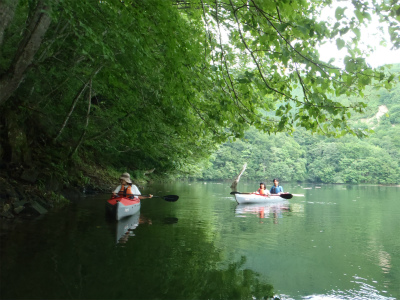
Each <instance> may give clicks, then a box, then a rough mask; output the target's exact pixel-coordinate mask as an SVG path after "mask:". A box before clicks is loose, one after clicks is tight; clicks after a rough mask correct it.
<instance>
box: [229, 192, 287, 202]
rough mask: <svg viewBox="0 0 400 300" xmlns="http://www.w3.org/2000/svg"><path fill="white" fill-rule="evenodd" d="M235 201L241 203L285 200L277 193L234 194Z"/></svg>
mask: <svg viewBox="0 0 400 300" xmlns="http://www.w3.org/2000/svg"><path fill="white" fill-rule="evenodd" d="M235 199H236V202H237V203H239V204H243V203H268V202H279V201H284V200H286V199H285V198H282V197H281V196H279V195H269V196H265V195H260V194H235Z"/></svg>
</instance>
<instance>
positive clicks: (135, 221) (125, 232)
mask: <svg viewBox="0 0 400 300" xmlns="http://www.w3.org/2000/svg"><path fill="white" fill-rule="evenodd" d="M139 217H140V212H139V211H138V212H136V213H135V214H133V215H131V216H128V217H126V218H122V219H121V220H119V221H118V223H117V243H126V242H127V240H128V238H129V237H130V236H133V235H134V234H133V232H132V231H133V230H134V229H135V228H136V227H138V225H139Z"/></svg>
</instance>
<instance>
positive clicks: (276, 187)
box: [271, 185, 281, 194]
mask: <svg viewBox="0 0 400 300" xmlns="http://www.w3.org/2000/svg"><path fill="white" fill-rule="evenodd" d="M280 191H281V189H280V186H279V185H278V186H273V187H272V188H271V194H278V193H279V192H280Z"/></svg>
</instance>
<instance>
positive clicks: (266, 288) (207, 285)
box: [162, 257, 273, 299]
mask: <svg viewBox="0 0 400 300" xmlns="http://www.w3.org/2000/svg"><path fill="white" fill-rule="evenodd" d="M245 261H246V258H245V257H241V260H240V261H237V262H232V263H230V264H229V265H227V266H225V267H222V268H210V267H209V268H206V269H200V268H197V269H191V268H185V269H184V270H181V271H182V272H183V273H186V274H184V276H182V275H181V276H179V277H174V278H169V279H168V280H166V281H164V282H163V283H162V288H165V289H166V290H165V291H166V298H168V299H270V298H271V297H272V296H273V287H272V285H270V284H267V283H265V282H262V281H260V280H259V277H258V276H259V275H258V274H257V273H256V272H254V271H252V270H249V269H242V267H243V265H244V263H245ZM182 278H186V280H185V281H182V280H181V279H182ZM187 280H188V281H189V282H187ZM171 284H172V285H173V286H174V288H173V289H171V288H168V287H167V286H170V285H171ZM177 287H181V288H177Z"/></svg>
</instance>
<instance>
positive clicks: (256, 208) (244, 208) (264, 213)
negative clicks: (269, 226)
mask: <svg viewBox="0 0 400 300" xmlns="http://www.w3.org/2000/svg"><path fill="white" fill-rule="evenodd" d="M288 210H289V201H287V200H284V201H274V202H264V203H243V204H238V205H237V206H236V208H235V214H236V215H237V216H238V217H244V216H245V215H248V214H250V215H259V216H260V218H265V217H268V215H269V214H270V213H278V212H281V211H288Z"/></svg>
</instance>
